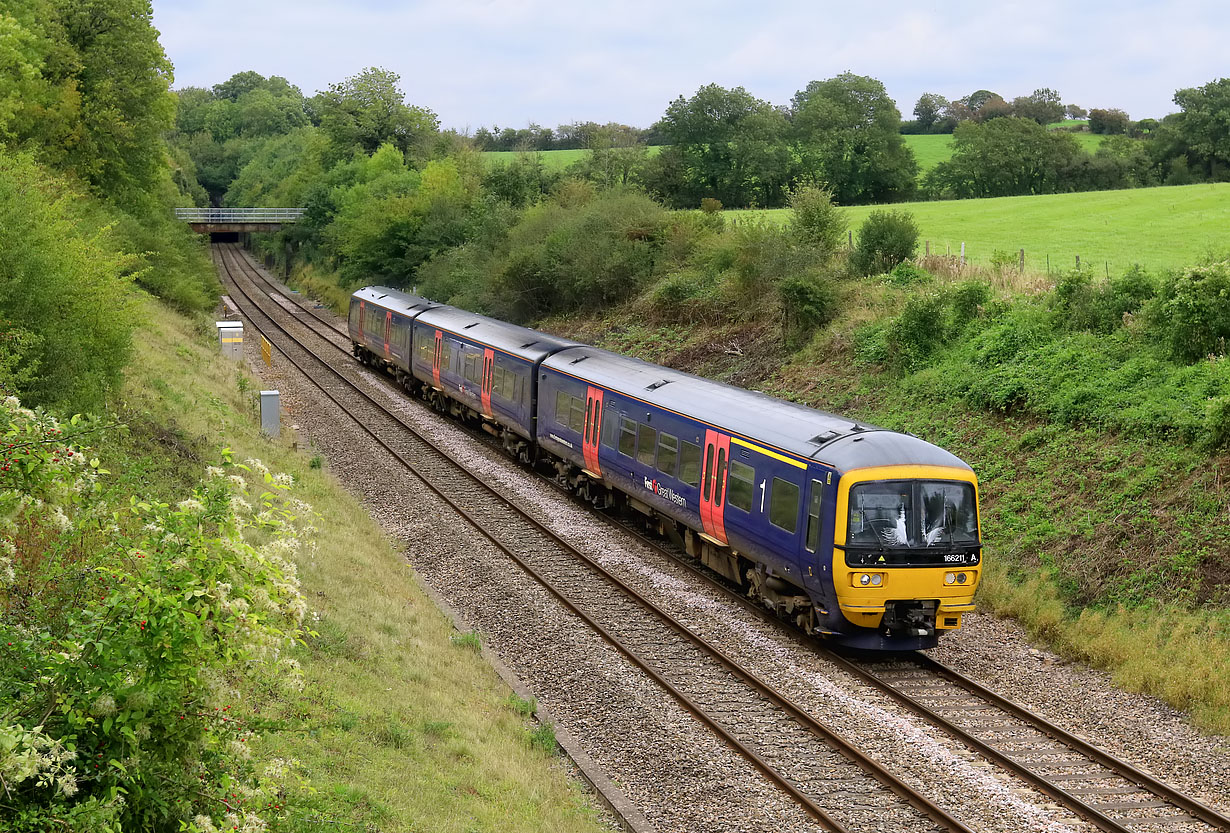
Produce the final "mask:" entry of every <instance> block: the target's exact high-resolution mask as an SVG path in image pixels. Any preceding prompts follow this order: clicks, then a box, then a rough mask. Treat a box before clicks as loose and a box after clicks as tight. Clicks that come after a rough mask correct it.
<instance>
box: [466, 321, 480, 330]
mask: <svg viewBox="0 0 1230 833" xmlns="http://www.w3.org/2000/svg"><path fill="white" fill-rule="evenodd" d="M481 323H482V322H481V321H475V322H474V323H473V324H466V325H465V326H464V327H462V328H461V329H463V330H468V329H470V328H471V327H477V326H478V325H479V324H481Z"/></svg>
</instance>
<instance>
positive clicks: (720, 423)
mask: <svg viewBox="0 0 1230 833" xmlns="http://www.w3.org/2000/svg"><path fill="white" fill-rule="evenodd" d="M543 367H549V368H551V369H553V370H557V371H560V372H562V373H567V374H569V375H572V376H577V377H580V378H582V379H585V380H587V381H589V382H591V383H593V384H597V385H601V386H603V387H605V388H608V389H610V390H614V391H618V392H620V393H623V394H626V395H628V396H633V397H636V398H637V399H640V400H642V401H644V402H648V403H650V404H652V405H655V406H657V407H660V408H666V409H668V410H671V411H675V412H677V413H680V414H683V415H684V416H687V417H690V418H692V419H696V420H699V421H701V422H708V423H711V424H713V425H715V426H717V427H720V428H721V429H722V430H725V431H728V432H731V433H733V434H736V435H739V436H741V437H744V438H746V439H748V440H752V441H755V442H759V443H761V444H764V445H767V446H771V447H773V448H776V449H778V450H779V451H784V452H788V453H790V454H793V455H795V456H797V457H802V458H806V459H812V460H815V461H817V462H822V463H825V464H827V465H831V466H833V467H834V468H836V469H838V470H839V471H841V472H845V471H850V470H852V469H860V468H868V467H871V466H888V465H898V464H902V463H907V464H916V465H932V466H947V467H950V468H960V469H967V470H968V469H969V466H968V465H966V463H964V462H963V461H962V460H961V459H960V458H959V457H957V456H956V455H954V454H952V453H950V452H948V451H945V450H944V449H942V448H940V447H938V446H935V445H932V444H931V443H929V442H927V441H925V440H922V439H919V438H918V437H915V436H913V435H911V434H902V433H899V432H897V431H890V430H888V429H884V428H878V427H876V426H874V425H867V424H864V423H858V422H853V421H851V420H849V419H846V418H845V417H840V416H837V415H835V414H830V413H826V412H824V411H818V410H816V409H815V408H808V407H807V406H805V405H799V404H796V403H793V402H786V401H785V400H782V399H777V398H775V397H772V396H769V395H768V394H764V393H757V392H756V391H749V390H746V389H744V388H739V387H735V386H734V385H727V384H723V383H722V382H715V381H713V380H711V379H704V378H702V377H700V376H694V375H692V374H690V373H684V372H682V371H679V370H672V369H670V368H666V367H661V366H659V365H656V364H650V363H649V362H644V361H641V360H639V359H633V358H629V357H627V356H621V355H619V354H618V353H612V352H610V351H607V350H602V349H600V348H597V347H590V346H587V345H581V346H577V347H572V348H568V349H565V350H562V351H560V352H558V353H556V354H555V355H553V356H551V357H550V358H548V359H547V360H546V361H544V362H543Z"/></svg>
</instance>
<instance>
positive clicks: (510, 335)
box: [416, 306, 583, 362]
mask: <svg viewBox="0 0 1230 833" xmlns="http://www.w3.org/2000/svg"><path fill="white" fill-rule="evenodd" d="M416 320H417V321H419V322H421V323H422V324H423V325H425V326H431V327H437V328H439V329H442V330H448V331H450V332H452V333H454V334H456V335H458V336H461V337H462V338H466V339H473V340H474V341H477V342H479V343H481V344H485V345H486V346H488V347H493V348H495V349H496V350H500V351H502V352H504V353H510V354H512V355H514V356H517V357H519V358H522V359H525V360H526V361H529V362H538V361H541V360H542V359H544V358H546V357H547V356H549V355H551V354H552V353H555V352H558V351H560V350H564V349H567V348H569V347H577V346H583V345H581V342H579V341H573V340H571V339H567V338H558V337H556V336H553V335H549V334H548V333H543V332H539V331H538V330H531V329H530V328H528V327H519V326H517V325H516V324H509V323H508V322H506V321H500V320H498V319H495V318H488V317H487V316H485V315H479V314H478V313H475V312H467V311H466V310H463V309H458V308H457V307H445V306H440V307H435V308H433V309H431V310H428V311H427V312H424V313H423V314H422V315H420V316H419V317H418V319H416Z"/></svg>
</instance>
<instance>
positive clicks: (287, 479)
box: [273, 474, 295, 489]
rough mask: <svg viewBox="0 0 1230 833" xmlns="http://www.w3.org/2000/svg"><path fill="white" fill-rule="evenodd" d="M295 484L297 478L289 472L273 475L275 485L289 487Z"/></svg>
mask: <svg viewBox="0 0 1230 833" xmlns="http://www.w3.org/2000/svg"><path fill="white" fill-rule="evenodd" d="M294 484H295V478H293V477H291V476H290V475H289V474H275V475H274V476H273V485H275V486H278V487H279V488H283V489H289V488H290V487H291V486H293V485H294Z"/></svg>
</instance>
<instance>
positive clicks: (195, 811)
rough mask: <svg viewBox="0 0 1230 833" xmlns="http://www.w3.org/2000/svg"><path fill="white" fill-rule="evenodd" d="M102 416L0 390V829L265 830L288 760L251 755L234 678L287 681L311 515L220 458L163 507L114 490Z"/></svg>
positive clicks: (271, 484) (276, 822)
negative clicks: (117, 496) (37, 403)
mask: <svg viewBox="0 0 1230 833" xmlns="http://www.w3.org/2000/svg"><path fill="white" fill-rule="evenodd" d="M109 430H110V427H109V426H104V425H102V424H100V423H98V422H97V421H93V420H90V419H87V418H81V417H74V418H73V419H72V420H70V421H67V422H60V421H57V420H56V419H54V418H52V417H50V416H48V415H46V414H43V413H41V412H38V413H36V412H33V411H30V410H28V409H26V408H24V407H22V406H21V404H20V402H18V401H17V399H15V398H13V397H9V398H8V399H6V400H4V402H3V404H2V405H0V703H2V704H3V706H0V779H2V780H3V786H2V787H0V793H2V794H3V798H2V799H0V820H2V821H3V824H2V825H0V826H3V827H4V829H5V830H10V831H35V830H38V831H42V830H47V829H65V830H80V831H85V830H89V831H99V833H106V832H107V831H120V830H137V829H141V830H146V829H176V828H178V829H185V830H190V831H197V833H213V831H215V830H228V831H229V830H243V831H249V833H254V832H255V831H263V830H273V829H277V828H278V827H279V826H280V822H282V821H283V820H284V819H285V818H286V817H287V810H286V807H285V796H286V795H287V793H288V791H292V788H293V787H295V784H294V783H288V782H292V781H294V780H295V775H294V773H295V771H296V767H295V765H294V762H287V761H277V762H274V764H273V765H267V766H264V767H258V766H257V765H256V764H255V763H254V762H253V760H252V756H251V755H250V754H249V752H248V746H249V744H250V743H251V741H252V740H253V738H254V737H255V736H256V735H258V734H259V733H261V732H262V731H266V730H268V729H269V728H270V727H269V726H268V725H267V723H266V722H265V721H264V720H263V719H262V718H261V716H260V714H259V710H258V709H257V708H255V707H253V706H252V704H251V703H250V702H248V701H247V698H245V697H244V696H243V695H242V694H241V692H243V691H245V690H246V689H247V687H248V682H249V681H250V680H252V679H253V678H254V677H255V676H256V675H257V674H260V675H261V676H262V677H264V678H266V679H277V680H282V681H284V684H285V685H289V686H292V687H294V686H297V685H300V683H299V679H300V677H299V669H298V666H297V664H296V663H295V661H294V660H293V659H291V657H290V655H289V651H290V649H291V648H292V647H293V646H294V645H295V644H296V643H301V642H302V640H303V639H304V638H305V637H306V636H308V635H310V632H309V631H308V630H306V628H305V627H304V617H305V614H306V612H307V604H306V602H305V600H304V598H303V595H302V594H301V592H300V588H299V580H298V578H297V575H296V566H295V558H296V557H298V556H299V555H300V554H301V552H302V551H303V550H304V549H305V548H307V547H311V546H312V544H311V543H309V542H308V541H307V538H308V536H309V535H310V534H311V533H312V532H314V529H313V528H312V526H311V523H312V519H313V518H314V517H315V516H314V513H313V512H312V510H311V508H310V507H309V506H307V505H306V504H304V503H302V502H301V501H299V500H297V499H295V498H293V497H291V496H290V495H289V490H290V487H291V478H290V477H289V476H288V475H277V474H273V473H271V472H269V471H268V469H266V468H265V466H264V465H263V464H262V463H260V461H258V460H248V461H246V462H245V463H236V462H234V461H233V460H231V459H230V458H229V455H224V460H223V461H222V465H220V466H216V467H214V466H211V467H210V468H209V469H208V470H207V472H206V474H205V477H204V479H203V480H202V481H201V482H200V484H199V485H198V486H197V487H196V488H195V489H193V490H192V493H191V494H190V495H187V496H186V497H185V498H184V499H183V500H181V501H179V502H178V503H176V504H174V505H172V504H168V503H161V502H156V501H152V500H145V499H142V497H141V496H132V497H131V499H130V500H129V501H128V502H127V503H126V504H124V505H114V504H110V503H108V502H107V501H106V500H104V498H103V489H102V488H101V482H102V480H103V479H104V478H105V477H106V475H107V474H108V472H107V471H106V470H105V469H104V468H102V464H101V461H100V459H99V458H98V457H97V456H94V454H93V451H92V450H91V449H90V448H89V446H88V443H89V442H91V441H98V440H99V438H103V439H104V440H105V438H106V436H107V434H108V431H109Z"/></svg>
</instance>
